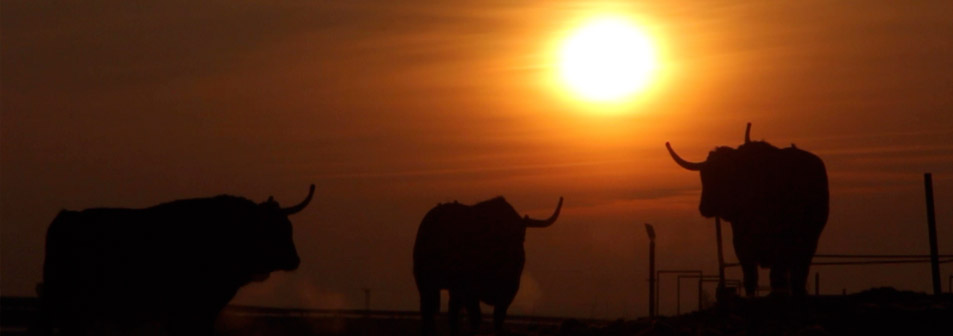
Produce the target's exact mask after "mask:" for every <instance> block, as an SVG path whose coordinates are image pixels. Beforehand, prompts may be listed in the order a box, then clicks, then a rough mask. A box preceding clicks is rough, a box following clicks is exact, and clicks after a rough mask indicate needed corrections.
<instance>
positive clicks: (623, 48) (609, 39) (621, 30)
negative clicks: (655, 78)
mask: <svg viewBox="0 0 953 336" xmlns="http://www.w3.org/2000/svg"><path fill="white" fill-rule="evenodd" d="M655 68H656V62H655V51H654V48H653V47H652V42H651V40H650V39H649V38H648V37H647V36H646V35H645V34H644V33H643V32H642V31H640V30H639V29H638V28H636V27H635V26H634V25H632V24H631V23H629V22H628V21H626V20H624V19H616V18H612V19H600V20H595V21H593V22H591V23H589V24H587V25H585V26H584V27H582V28H581V29H579V30H578V31H576V32H575V33H574V34H573V35H572V36H570V37H569V38H568V39H566V41H565V42H564V44H563V46H562V49H561V51H560V59H559V71H560V77H561V78H562V80H563V82H565V84H566V85H567V86H568V87H569V88H570V89H571V90H572V91H574V92H575V93H577V94H578V95H580V96H581V97H582V98H584V99H586V100H591V101H600V102H607V101H618V100H622V99H625V98H627V97H629V96H631V95H633V94H634V93H637V92H639V91H640V90H642V89H643V88H645V87H646V85H647V84H648V82H649V80H650V79H651V75H652V72H653V71H654V70H655Z"/></svg>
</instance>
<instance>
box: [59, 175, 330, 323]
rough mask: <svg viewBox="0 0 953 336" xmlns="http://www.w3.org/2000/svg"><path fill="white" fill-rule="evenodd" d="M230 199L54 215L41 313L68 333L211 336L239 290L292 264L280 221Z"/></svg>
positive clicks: (288, 234)
mask: <svg viewBox="0 0 953 336" xmlns="http://www.w3.org/2000/svg"><path fill="white" fill-rule="evenodd" d="M313 195H314V185H311V187H310V190H309V191H308V196H307V197H306V198H305V200H304V201H303V202H301V203H300V204H298V205H295V206H293V207H290V208H281V207H280V206H279V205H278V203H277V202H275V201H274V200H273V199H272V198H271V197H269V198H268V200H267V201H265V202H264V203H260V204H255V203H254V202H252V201H250V200H248V199H245V198H241V197H236V196H229V195H221V196H217V197H211V198H199V199H188V200H178V201H173V202H169V203H164V204H160V205H156V206H153V207H150V208H145V209H107V208H98V209H87V210H83V211H68V210H63V211H61V212H60V213H59V215H57V216H56V218H55V219H54V220H53V223H52V224H50V227H49V229H48V231H47V236H46V260H45V263H44V265H43V285H42V287H41V288H42V291H41V295H40V296H41V310H42V314H43V315H44V317H43V319H44V321H43V322H44V323H43V324H45V325H46V326H47V327H51V328H53V329H58V330H61V331H62V333H63V334H68V335H210V334H212V332H213V329H214V328H213V324H214V321H215V319H216V317H217V316H218V313H219V312H220V311H221V309H222V308H223V307H224V306H225V305H226V304H227V303H228V302H229V301H230V300H231V299H232V297H233V296H235V293H236V292H237V291H238V289H239V288H240V287H242V286H243V285H245V284H248V283H249V282H251V281H263V280H265V278H267V277H268V275H269V273H271V272H272V271H277V270H285V271H291V270H295V269H297V268H298V264H299V262H300V260H299V259H298V253H297V251H296V250H295V246H294V241H293V239H292V227H291V222H290V221H289V220H288V215H291V214H294V213H297V212H299V211H301V210H302V209H304V208H305V206H307V205H308V203H309V202H310V201H311V197H312V196H313Z"/></svg>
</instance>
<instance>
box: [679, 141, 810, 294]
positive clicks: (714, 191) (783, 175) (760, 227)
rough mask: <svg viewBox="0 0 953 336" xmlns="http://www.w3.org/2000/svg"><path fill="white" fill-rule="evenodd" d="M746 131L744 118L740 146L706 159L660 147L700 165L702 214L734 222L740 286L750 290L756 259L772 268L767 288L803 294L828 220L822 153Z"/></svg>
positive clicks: (722, 149) (687, 166)
mask: <svg viewBox="0 0 953 336" xmlns="http://www.w3.org/2000/svg"><path fill="white" fill-rule="evenodd" d="M750 131H751V124H750V123H749V124H748V128H747V130H746V131H745V143H744V144H743V145H741V146H738V148H737V149H736V148H731V147H718V148H715V150H713V151H711V152H710V153H709V154H708V159H706V160H705V161H704V162H689V161H686V160H683V159H682V158H681V157H679V156H678V154H675V151H674V150H672V147H671V146H670V145H669V144H668V143H665V146H666V147H667V148H668V151H669V154H671V156H672V159H674V160H675V162H676V163H678V164H679V165H680V166H682V168H685V169H688V170H692V171H699V172H701V179H702V197H701V204H700V205H699V207H698V209H699V210H700V211H701V214H702V216H705V217H708V218H710V217H716V216H717V217H720V218H723V219H724V220H726V221H728V222H731V231H732V235H733V238H734V247H735V255H736V256H737V257H738V262H739V263H740V264H741V269H742V272H743V273H744V286H745V293H746V294H747V295H748V296H752V295H754V294H755V290H756V289H757V287H758V266H761V267H766V268H770V269H771V292H772V293H775V294H783V293H789V292H793V294H794V295H804V294H806V291H805V287H804V285H805V282H807V275H808V270H809V268H810V265H811V259H812V258H813V257H814V252H815V250H816V249H817V241H818V239H819V238H820V236H821V231H822V230H823V229H824V225H825V224H826V223H827V215H828V197H829V196H828V187H827V170H826V169H825V168H824V162H823V161H821V159H820V158H819V157H817V156H816V155H814V154H812V153H810V152H806V151H803V150H800V149H798V148H796V147H794V145H791V147H788V148H777V147H774V146H772V145H771V144H769V143H767V142H764V141H751V140H750V138H749V134H750Z"/></svg>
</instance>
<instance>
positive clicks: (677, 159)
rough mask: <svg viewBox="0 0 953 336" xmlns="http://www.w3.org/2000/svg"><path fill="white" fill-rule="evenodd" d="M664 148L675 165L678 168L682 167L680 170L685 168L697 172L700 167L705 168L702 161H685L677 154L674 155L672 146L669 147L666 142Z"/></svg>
mask: <svg viewBox="0 0 953 336" xmlns="http://www.w3.org/2000/svg"><path fill="white" fill-rule="evenodd" d="M665 148H668V154H669V155H671V156H672V159H673V160H675V163H677V164H678V165H679V166H682V168H685V169H688V170H691V171H697V170H701V169H702V167H704V166H705V162H704V161H702V162H689V161H685V160H684V159H682V157H681V156H678V154H675V151H674V150H672V145H669V144H668V142H666V143H665Z"/></svg>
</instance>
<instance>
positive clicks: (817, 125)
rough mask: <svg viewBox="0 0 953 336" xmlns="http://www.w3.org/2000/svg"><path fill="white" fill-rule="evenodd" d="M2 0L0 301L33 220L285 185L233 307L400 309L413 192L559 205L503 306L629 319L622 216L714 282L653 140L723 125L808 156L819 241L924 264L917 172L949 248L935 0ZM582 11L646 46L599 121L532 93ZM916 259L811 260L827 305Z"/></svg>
mask: <svg viewBox="0 0 953 336" xmlns="http://www.w3.org/2000/svg"><path fill="white" fill-rule="evenodd" d="M2 7H3V10H2V12H0V15H2V32H0V34H2V35H0V38H2V48H0V52H2V55H0V56H2V57H0V65H2V72H0V74H2V97H0V98H2V111H0V113H2V114H0V117H2V120H0V131H2V132H0V139H2V142H0V158H2V160H0V225H2V231H0V232H2V237H0V239H2V247H0V248H2V253H0V258H2V259H0V261H2V277H0V280H2V288H0V290H2V292H3V295H31V294H32V293H33V292H32V290H33V287H34V285H35V283H36V282H37V281H39V279H40V276H41V264H42V255H43V252H42V249H43V237H44V232H45V229H46V227H47V225H48V224H49V222H50V221H51V220H52V218H53V217H54V216H55V214H56V213H57V211H59V210H60V209H63V208H66V209H83V208H88V207H97V206H115V207H145V206H150V205H153V204H157V203H160V202H165V201H169V200H172V199H178V198H188V197H203V196H212V195H216V194H220V193H229V194H235V195H241V196H245V197H248V198H251V199H253V200H257V201H261V200H264V199H265V198H267V196H268V195H275V197H276V199H278V200H279V201H284V202H285V203H288V202H294V201H296V200H298V199H299V198H300V197H302V196H303V195H304V193H305V192H306V188H307V185H308V184H309V183H312V182H313V183H315V184H316V185H317V192H316V195H315V201H314V202H313V203H312V205H311V206H310V207H309V208H308V209H307V210H306V211H304V212H303V213H301V214H299V215H297V216H295V217H294V218H292V220H293V221H294V222H295V223H296V236H295V240H296V243H297V246H298V250H299V253H300V254H301V256H302V266H301V268H300V269H299V270H298V271H296V272H294V273H289V274H279V275H275V276H273V277H272V278H271V279H270V280H268V281H267V282H265V283H263V284H256V285H253V286H249V287H247V288H245V289H243V290H242V291H241V292H240V293H239V296H238V297H237V298H236V300H235V302H239V303H248V304H261V305H275V306H296V307H321V308H357V307H361V306H362V305H363V291H362V290H361V288H363V287H369V288H372V290H373V292H372V293H373V294H372V295H373V296H374V297H373V300H372V301H373V302H372V304H373V305H374V308H380V309H408V310H411V309H416V302H417V299H416V290H415V288H414V285H413V278H412V275H411V272H410V267H411V259H410V253H411V252H410V251H411V246H412V244H413V239H414V235H415V233H416V229H417V225H418V224H419V221H420V219H421V218H422V216H423V215H424V213H425V212H426V211H427V210H429V209H430V208H431V207H432V206H433V205H435V204H436V203H438V202H444V201H452V200H459V201H461V202H464V203H474V202H477V201H481V200H484V199H488V198H490V197H493V196H496V195H504V196H506V197H507V199H508V200H509V201H510V202H511V203H512V204H513V205H514V207H515V208H516V209H517V210H518V211H520V212H521V213H527V214H529V215H532V216H544V215H547V214H549V213H550V211H552V207H553V206H554V205H555V202H556V200H557V199H558V197H559V196H564V197H565V198H566V203H565V208H564V210H563V216H562V217H561V218H560V220H559V222H557V223H556V224H555V225H554V226H553V227H551V228H547V229H545V230H532V231H531V232H529V234H528V235H527V241H526V250H527V268H526V271H525V272H524V276H526V280H524V283H523V287H522V290H521V292H520V296H519V297H518V299H517V301H516V302H515V303H514V308H513V310H512V311H513V312H514V313H518V314H521V313H533V314H541V315H569V316H579V317H590V316H594V317H605V318H616V317H620V316H625V317H628V318H632V317H636V316H640V315H644V314H646V313H647V308H646V304H645V300H646V298H645V293H646V291H647V289H646V286H647V285H646V283H645V279H646V278H647V276H648V274H647V270H646V268H647V267H646V264H645V259H646V254H647V252H646V243H647V241H646V237H645V233H644V229H643V227H642V223H644V222H650V223H653V224H654V225H655V227H656V230H657V231H658V235H659V245H658V248H659V252H658V255H659V265H660V266H659V267H660V268H693V269H703V270H705V271H706V272H714V271H715V257H714V243H713V235H714V229H713V227H712V225H711V223H710V221H707V220H705V219H703V218H702V217H701V216H700V214H699V213H698V211H697V203H698V199H699V196H700V188H701V185H700V182H699V178H698V176H697V174H692V173H690V172H687V171H684V170H681V169H680V168H678V166H676V165H675V164H674V163H673V162H671V159H670V158H669V157H668V155H667V153H666V151H665V149H664V146H663V144H664V143H665V142H666V141H672V143H673V145H674V146H675V147H676V148H677V149H678V151H679V153H680V154H682V155H683V156H684V157H686V158H688V159H692V160H701V159H703V158H704V157H705V155H707V152H708V151H709V150H710V149H712V148H713V147H714V146H716V145H731V146H736V145H738V144H740V143H741V141H742V140H743V132H744V125H745V123H746V122H749V121H750V122H752V123H753V129H752V137H753V138H755V139H765V140H767V141H769V142H772V143H774V144H775V145H778V146H787V145H788V144H789V143H796V144H797V145H798V147H799V148H803V149H806V150H810V151H813V152H814V153H816V154H818V155H819V156H820V157H821V158H823V159H824V160H825V163H826V164H827V167H828V172H829V175H830V184H831V195H832V199H831V219H830V221H829V223H828V226H827V228H826V230H825V233H824V234H823V235H822V237H821V242H820V247H819V253H880V252H883V253H925V252H927V246H926V245H925V243H926V228H925V226H926V225H925V213H924V205H923V194H922V173H924V172H928V171H929V172H933V173H934V180H935V189H936V200H937V208H938V213H937V218H938V220H939V224H940V225H939V226H940V233H939V236H940V242H941V245H940V252H941V253H953V225H951V221H953V209H951V206H950V205H951V204H953V63H951V62H950V61H949V60H950V59H953V21H951V20H950V19H949V13H953V3H950V2H949V1H921V2H917V3H916V4H900V3H897V2H895V1H852V2H838V3H829V2H826V1H801V2H797V3H791V4H775V3H762V2H760V1H738V2H735V3H733V4H730V5H720V4H719V5H716V4H705V5H699V4H697V1H670V2H666V3H665V4H655V2H647V3H646V4H638V3H634V2H619V3H615V2H604V3H598V4H592V3H590V2H583V1H580V2H555V1H539V2H538V3H537V4H532V3H524V4H520V5H513V4H509V2H500V3H497V4H487V3H485V2H469V1H468V2H455V4H445V3H444V2H441V1H401V2H389V1H380V3H376V2H374V1H355V2H347V3H346V4H344V3H342V4H337V3H334V2H331V3H326V2H314V3H312V2H306V1H299V2H285V3H281V4H274V3H273V2H271V1H211V2H209V3H204V4H194V3H193V2H191V1H163V2H161V3H159V4H150V3H128V2H123V1H102V2H98V3H96V4H90V3H89V2H76V3H72V2H65V3H64V2H62V1H45V0H44V1H30V2H14V1H6V0H4V1H3V4H2ZM603 11H609V12H612V13H616V14H620V13H621V14H623V15H627V16H630V17H631V18H632V19H633V20H634V21H636V22H638V23H639V24H641V25H643V26H644V27H645V29H646V30H648V31H650V33H651V34H652V35H653V36H654V37H655V39H656V41H657V42H658V43H659V45H658V47H659V50H660V53H661V55H662V58H661V62H662V67H663V71H662V73H661V76H660V78H659V80H658V81H657V82H656V85H655V86H654V87H653V89H652V91H651V92H650V93H649V94H646V95H645V96H644V97H642V98H640V100H639V101H638V102H637V103H636V104H632V105H630V106H627V107H626V112H627V113H622V114H614V115H607V114H604V113H600V110H599V107H598V106H593V105H586V104H580V103H578V102H576V101H574V100H573V99H572V98H571V97H568V96H566V94H565V92H563V91H561V90H560V89H559V88H558V87H554V84H553V82H552V78H553V71H554V69H553V66H552V62H553V56H554V55H553V52H554V50H553V49H554V46H555V45H556V43H558V40H559V38H560V37H561V36H565V35H566V34H567V33H568V30H569V29H570V28H572V27H574V26H577V25H578V24H579V22H580V21H581V20H583V19H584V18H586V17H588V16H589V15H592V14H593V13H600V12H603ZM728 246H730V244H729V245H728ZM728 251H729V253H728V258H729V259H733V254H732V253H730V249H728ZM928 269H929V267H928V266H926V265H916V266H883V267H879V266H878V267H854V268H831V267H825V268H816V269H815V270H817V271H820V272H821V274H822V279H823V280H822V290H824V291H825V292H830V293H836V292H839V291H840V289H841V288H845V287H846V288H847V289H848V290H860V289H863V288H868V287H872V286H885V285H891V286H896V287H898V288H903V289H911V290H927V289H929V286H930V283H929V281H928V277H927V276H928V273H929V271H928ZM949 274H950V268H949V267H948V265H946V266H944V268H943V277H944V279H946V277H947V276H948V275H949ZM729 275H732V274H729ZM733 276H734V277H740V275H739V274H733ZM666 285H667V286H668V288H672V283H671V282H670V281H669V282H667V283H664V284H663V286H666ZM668 293H669V294H667V297H669V298H670V297H671V296H673V295H672V294H671V292H668ZM683 298H684V300H685V301H684V302H683V305H688V306H691V304H690V303H691V302H694V301H693V300H694V299H693V296H691V295H690V293H685V295H684V296H683ZM673 310H674V302H672V301H666V302H663V306H662V312H663V313H671V312H673Z"/></svg>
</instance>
